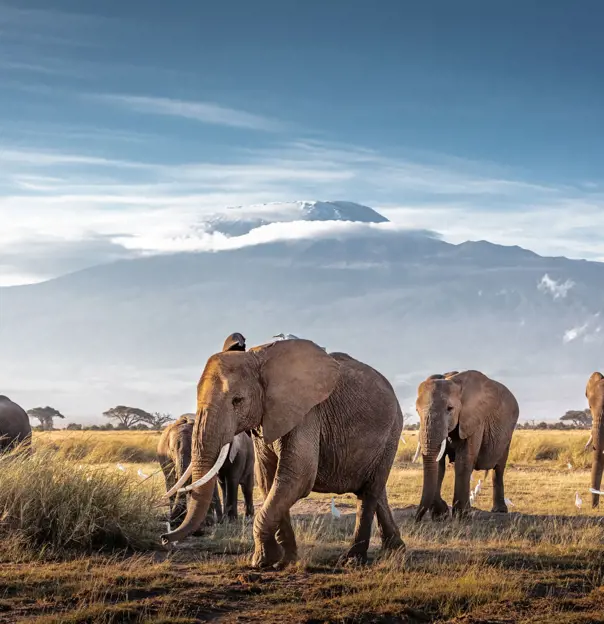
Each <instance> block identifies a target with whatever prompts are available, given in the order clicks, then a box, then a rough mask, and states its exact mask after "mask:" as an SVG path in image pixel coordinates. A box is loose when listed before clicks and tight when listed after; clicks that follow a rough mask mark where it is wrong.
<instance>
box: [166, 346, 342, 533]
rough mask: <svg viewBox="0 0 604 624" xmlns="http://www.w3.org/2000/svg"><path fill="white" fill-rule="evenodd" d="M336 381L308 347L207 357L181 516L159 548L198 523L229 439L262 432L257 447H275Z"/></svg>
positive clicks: (325, 360) (332, 363) (332, 366)
mask: <svg viewBox="0 0 604 624" xmlns="http://www.w3.org/2000/svg"><path fill="white" fill-rule="evenodd" d="M338 378H339V364H338V362H337V361H336V360H335V359H334V358H332V357H331V356H329V355H327V353H325V352H324V351H323V350H322V349H321V348H320V347H318V346H317V345H316V344H314V343H313V342H311V341H309V340H284V341H279V342H273V343H270V344H268V345H262V346H260V347H255V348H253V349H250V350H249V351H226V352H224V351H223V352H221V353H217V354H215V355H213V356H212V357H210V359H209V360H208V362H207V364H206V366H205V369H204V371H203V373H202V375H201V379H200V380H199V383H198V385H197V414H196V418H195V426H194V429H193V446H192V452H191V455H192V457H191V465H192V478H193V483H192V484H191V485H190V486H189V488H190V491H191V496H190V499H189V504H188V509H187V515H186V517H185V519H184V521H183V523H182V524H181V526H180V527H179V528H178V529H176V530H175V531H172V532H170V533H167V534H165V535H163V536H162V541H163V542H164V543H167V542H173V541H177V540H182V539H184V538H185V537H187V536H188V535H191V533H193V532H194V531H195V530H196V529H197V528H198V527H199V526H200V524H201V523H202V522H203V519H204V517H205V515H206V513H207V510H208V507H209V505H210V502H211V499H212V491H213V488H214V483H215V481H216V474H217V473H218V471H219V470H220V468H221V466H222V464H223V463H224V461H225V460H226V456H227V453H228V451H229V447H230V445H231V444H232V442H233V438H234V437H235V435H237V434H238V433H241V432H242V431H247V430H250V429H258V428H261V435H262V437H263V438H264V441H265V442H266V443H269V444H270V443H272V442H275V440H278V439H279V438H281V437H282V436H284V435H286V434H287V433H289V432H290V431H291V430H292V429H293V428H294V427H296V425H298V424H299V423H301V422H302V421H303V419H304V417H305V416H306V414H308V412H309V411H310V410H311V409H312V408H313V407H314V406H315V405H318V404H319V403H321V402H322V401H324V400H325V399H327V398H328V397H329V395H330V394H331V393H332V392H333V390H334V388H335V386H336V383H337V381H338Z"/></svg>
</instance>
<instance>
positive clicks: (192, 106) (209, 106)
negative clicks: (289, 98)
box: [94, 94, 286, 132]
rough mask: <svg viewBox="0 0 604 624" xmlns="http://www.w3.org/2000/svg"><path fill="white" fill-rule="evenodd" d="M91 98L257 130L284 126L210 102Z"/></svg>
mask: <svg viewBox="0 0 604 624" xmlns="http://www.w3.org/2000/svg"><path fill="white" fill-rule="evenodd" d="M94 97H95V98H96V99H98V100H101V101H105V102H108V103H110V104H115V105H117V106H122V107H125V108H127V109H129V110H132V111H135V112H138V113H146V114H151V115H165V116H169V117H180V118H183V119H191V120H194V121H198V122H200V123H205V124H212V125H217V126H230V127H232V128H243V129H246V130H261V131H264V132H280V131H282V130H284V129H286V125H285V124H284V123H282V122H280V121H277V120H274V119H270V118H268V117H264V116H262V115H256V114H254V113H248V112H246V111H242V110H237V109H234V108H228V107H226V106H221V105H220V104H216V103H214V102H191V101H185V100H176V99H170V98H165V97H147V96H138V95H111V94H107V95H104V94H100V95H95V96H94Z"/></svg>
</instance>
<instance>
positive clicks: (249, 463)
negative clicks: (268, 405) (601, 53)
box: [218, 431, 254, 520]
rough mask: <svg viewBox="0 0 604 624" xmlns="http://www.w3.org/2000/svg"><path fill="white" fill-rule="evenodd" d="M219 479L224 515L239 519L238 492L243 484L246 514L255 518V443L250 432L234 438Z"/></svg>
mask: <svg viewBox="0 0 604 624" xmlns="http://www.w3.org/2000/svg"><path fill="white" fill-rule="evenodd" d="M218 481H219V482H220V489H221V490H222V502H223V505H224V515H225V516H226V517H227V518H228V519H229V520H237V494H238V491H239V486H241V491H242V492H243V500H244V502H245V515H246V517H247V518H253V517H254V443H253V442H252V438H251V435H250V433H248V432H246V431H242V432H241V433H238V434H237V435H236V436H235V437H234V438H233V442H232V443H231V446H230V448H229V454H228V455H227V458H226V459H225V461H224V464H223V465H222V468H221V469H220V470H219V471H218Z"/></svg>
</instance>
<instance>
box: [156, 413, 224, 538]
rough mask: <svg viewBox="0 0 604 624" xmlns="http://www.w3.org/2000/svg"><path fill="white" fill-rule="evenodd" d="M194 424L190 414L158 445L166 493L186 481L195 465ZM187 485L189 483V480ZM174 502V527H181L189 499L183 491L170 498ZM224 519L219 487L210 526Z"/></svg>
mask: <svg viewBox="0 0 604 624" xmlns="http://www.w3.org/2000/svg"><path fill="white" fill-rule="evenodd" d="M193 424H194V421H193V420H191V419H189V418H188V417H187V416H186V415H184V416H181V417H180V418H179V419H178V420H177V421H175V422H173V423H171V424H169V425H168V426H167V427H166V428H165V429H164V430H163V431H162V434H161V436H160V438H159V442H158V444H157V458H158V460H159V464H160V466H161V469H162V471H163V473H164V479H165V481H166V490H167V491H168V492H170V491H171V490H173V489H174V486H175V484H176V482H177V481H179V480H180V479H182V477H183V476H184V474H185V472H186V471H187V468H189V465H190V463H191V438H192V434H193ZM185 483H186V480H185ZM169 500H170V526H171V527H172V528H174V527H177V526H179V525H180V523H181V522H182V520H183V518H184V517H185V513H186V510H187V496H186V494H185V493H183V492H179V491H175V493H174V494H173V495H171V496H169ZM214 514H216V520H218V522H220V521H221V520H222V506H221V504H220V497H219V496H218V486H216V487H215V488H214V493H213V497H212V504H211V505H210V507H209V509H208V513H207V516H206V519H205V524H206V525H211V524H213V523H214Z"/></svg>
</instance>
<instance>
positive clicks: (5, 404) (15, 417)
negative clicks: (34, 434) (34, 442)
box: [0, 395, 31, 452]
mask: <svg viewBox="0 0 604 624" xmlns="http://www.w3.org/2000/svg"><path fill="white" fill-rule="evenodd" d="M20 444H22V445H23V448H24V449H27V450H29V449H30V448H31V425H30V423H29V417H28V416H27V413H26V411H25V410H24V409H23V408H22V407H21V406H20V405H17V404H16V403H14V402H13V401H11V400H10V399H9V398H8V397H7V396H4V395H0V452H3V451H6V450H9V449H11V448H14V447H16V446H18V445H20Z"/></svg>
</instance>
